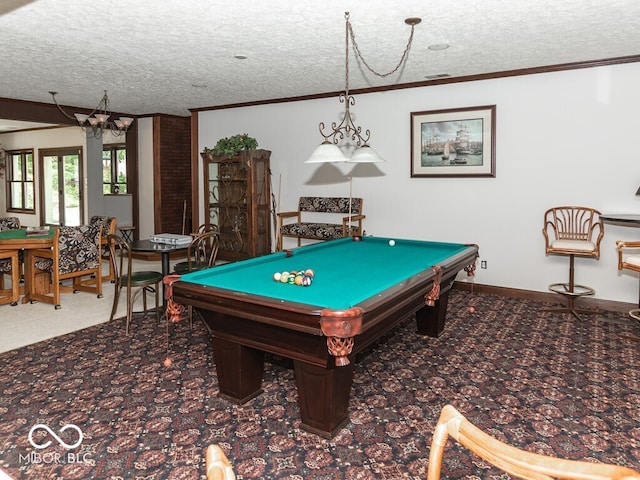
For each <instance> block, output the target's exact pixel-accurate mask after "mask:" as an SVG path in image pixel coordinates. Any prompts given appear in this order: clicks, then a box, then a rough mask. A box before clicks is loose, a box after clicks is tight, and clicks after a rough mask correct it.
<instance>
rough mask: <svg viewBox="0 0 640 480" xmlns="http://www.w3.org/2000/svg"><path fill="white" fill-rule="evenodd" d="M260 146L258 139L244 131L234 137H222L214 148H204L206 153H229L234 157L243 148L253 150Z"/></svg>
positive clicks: (228, 154)
mask: <svg viewBox="0 0 640 480" xmlns="http://www.w3.org/2000/svg"><path fill="white" fill-rule="evenodd" d="M257 146H258V141H257V140H256V139H255V138H253V137H250V136H249V135H247V134H246V133H243V134H242V135H234V136H232V137H226V138H221V139H220V140H218V143H216V145H215V147H213V148H208V147H205V148H204V153H209V154H211V155H227V156H229V157H233V156H234V155H236V154H237V153H238V152H240V151H241V150H253V149H255V148H256V147H257Z"/></svg>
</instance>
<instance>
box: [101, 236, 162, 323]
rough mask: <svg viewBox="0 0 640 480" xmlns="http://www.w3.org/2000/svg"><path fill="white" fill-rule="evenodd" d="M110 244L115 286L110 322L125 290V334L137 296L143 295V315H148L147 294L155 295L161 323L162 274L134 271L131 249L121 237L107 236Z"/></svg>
mask: <svg viewBox="0 0 640 480" xmlns="http://www.w3.org/2000/svg"><path fill="white" fill-rule="evenodd" d="M107 241H108V242H109V250H110V253H109V254H110V257H111V262H112V263H113V272H114V285H115V291H114V295H113V306H112V307H111V316H110V317H109V321H112V320H113V317H114V315H115V314H116V310H117V309H118V301H119V300H120V292H121V291H122V289H123V288H124V289H125V290H126V294H127V321H126V326H125V334H127V335H128V334H129V325H131V317H132V316H133V304H134V302H135V299H136V296H137V295H139V294H140V293H142V305H143V307H142V308H143V313H144V314H145V315H146V313H147V311H148V309H147V292H153V293H154V294H155V306H154V310H155V311H156V322H159V321H160V310H161V308H162V303H161V301H160V291H161V289H162V287H161V283H162V273H161V272H156V271H150V270H144V271H134V270H133V257H132V256H131V247H130V246H129V244H128V243H127V242H125V241H124V240H123V238H122V237H121V236H119V235H115V234H109V235H108V236H107Z"/></svg>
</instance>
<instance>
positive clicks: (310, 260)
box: [181, 237, 467, 309]
mask: <svg viewBox="0 0 640 480" xmlns="http://www.w3.org/2000/svg"><path fill="white" fill-rule="evenodd" d="M395 242H396V244H395V246H390V245H389V238H381V237H380V238H378V237H364V238H363V239H362V241H359V242H357V241H353V240H352V239H351V237H349V238H344V239H339V240H331V241H328V242H321V243H317V244H314V245H310V246H305V247H301V248H296V249H292V252H293V255H292V256H291V257H289V258H287V257H286V254H285V252H277V253H273V254H270V255H265V256H262V257H256V258H252V259H249V260H244V261H241V262H236V263H229V264H226V265H220V266H217V267H213V268H210V269H207V270H202V271H198V272H192V273H188V274H186V275H183V276H182V277H181V280H183V281H186V282H192V283H196V284H200V285H206V286H214V287H218V288H224V289H228V290H235V291H240V292H244V293H248V294H253V295H261V296H265V297H270V298H276V299H279V300H285V301H291V302H298V303H304V304H309V305H316V306H319V307H325V308H333V309H345V308H350V307H352V306H354V305H357V304H358V303H360V302H362V301H363V300H365V299H368V298H370V297H372V296H374V295H376V294H378V293H380V292H382V291H384V290H386V289H388V288H390V287H392V286H394V285H397V284H398V283H400V282H402V281H403V280H406V279H407V278H409V277H411V276H413V275H415V274H417V273H419V272H422V271H424V270H426V269H429V268H431V267H433V266H435V265H439V264H441V263H442V262H443V261H445V260H446V259H447V258H449V257H451V256H453V255H455V254H457V253H460V252H461V251H463V250H465V249H466V248H467V246H466V245H462V244H454V243H440V242H425V241H414V240H395ZM306 269H312V270H313V271H314V273H315V277H314V280H313V283H312V284H311V285H310V286H308V287H303V286H299V285H289V284H285V283H281V282H276V281H274V280H273V274H274V273H275V272H285V271H287V272H290V271H292V270H297V271H299V270H306Z"/></svg>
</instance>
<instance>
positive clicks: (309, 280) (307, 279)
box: [302, 275, 313, 287]
mask: <svg viewBox="0 0 640 480" xmlns="http://www.w3.org/2000/svg"><path fill="white" fill-rule="evenodd" d="M312 282H313V278H312V277H309V276H308V275H305V276H304V277H302V286H303V287H308V286H309V285H311V283H312Z"/></svg>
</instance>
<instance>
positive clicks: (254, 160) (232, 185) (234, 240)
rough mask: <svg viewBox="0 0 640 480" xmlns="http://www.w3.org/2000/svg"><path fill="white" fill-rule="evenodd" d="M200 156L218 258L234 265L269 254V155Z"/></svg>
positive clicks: (207, 217)
mask: <svg viewBox="0 0 640 480" xmlns="http://www.w3.org/2000/svg"><path fill="white" fill-rule="evenodd" d="M200 155H201V157H202V160H203V162H204V177H205V178H204V181H205V185H204V192H205V202H204V204H205V206H204V208H205V220H206V221H207V222H208V223H211V224H214V225H217V226H218V229H219V231H220V250H219V253H218V258H220V259H221V260H231V261H234V260H243V259H246V258H250V257H257V256H259V255H265V254H267V253H271V229H270V217H271V209H270V198H271V189H270V178H269V175H270V168H269V159H270V157H271V152H270V151H269V150H243V151H241V152H240V153H238V154H237V155H235V156H233V157H229V156H226V155H211V154H209V153H201V154H200Z"/></svg>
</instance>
